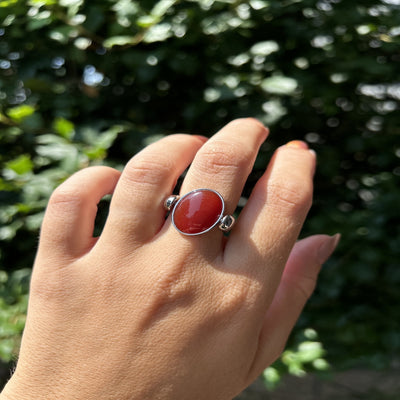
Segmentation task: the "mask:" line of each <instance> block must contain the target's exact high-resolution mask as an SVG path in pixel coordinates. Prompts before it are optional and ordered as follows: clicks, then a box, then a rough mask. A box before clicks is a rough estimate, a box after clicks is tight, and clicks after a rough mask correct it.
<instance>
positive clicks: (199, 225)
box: [172, 189, 224, 235]
mask: <svg viewBox="0 0 400 400" xmlns="http://www.w3.org/2000/svg"><path fill="white" fill-rule="evenodd" d="M223 212H224V202H223V200H222V198H221V197H220V196H219V195H218V194H217V193H216V192H214V191H212V190H209V189H199V190H194V191H193V192H190V193H188V194H187V195H185V196H184V197H182V198H181V200H180V201H179V202H178V203H177V204H176V206H175V209H174V212H173V216H172V218H173V222H174V224H175V227H176V228H177V229H178V230H179V231H181V232H182V233H184V234H186V235H196V234H199V233H203V232H205V231H207V230H209V229H210V228H212V227H213V226H214V225H215V224H216V223H217V222H218V221H219V220H220V218H221V216H222V213H223Z"/></svg>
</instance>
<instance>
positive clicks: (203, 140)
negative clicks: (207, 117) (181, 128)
mask: <svg viewBox="0 0 400 400" xmlns="http://www.w3.org/2000/svg"><path fill="white" fill-rule="evenodd" d="M193 136H194V137H195V138H197V139H200V140H201V141H202V142H204V143H205V142H207V140H208V137H206V136H202V135H193Z"/></svg>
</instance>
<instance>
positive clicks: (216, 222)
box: [171, 188, 233, 236]
mask: <svg viewBox="0 0 400 400" xmlns="http://www.w3.org/2000/svg"><path fill="white" fill-rule="evenodd" d="M203 191H208V192H214V193H215V194H216V195H217V196H218V197H219V198H220V199H221V202H222V210H221V213H220V215H219V218H218V219H217V221H215V223H214V224H213V225H212V226H210V227H209V228H207V229H206V230H204V231H201V232H197V233H186V232H182V231H181V230H180V229H179V228H178V227H177V226H176V225H175V220H174V215H175V210H176V207H177V206H178V205H179V203H180V202H181V201H182V200H183V199H185V198H186V197H187V196H189V195H191V194H193V193H197V192H203ZM224 211H225V201H224V198H223V197H222V196H221V194H220V193H218V192H217V191H216V190H213V189H206V188H202V189H195V190H192V191H190V192H188V193H186V194H185V195H184V196H182V197H180V198H179V200H178V201H177V202H176V203H175V204H174V206H173V210H172V215H171V220H172V225H173V226H174V227H175V229H176V230H177V231H178V232H179V233H181V234H182V235H185V236H199V235H202V234H203V233H207V232H209V231H210V230H211V229H213V228H215V227H216V226H217V225H219V224H220V222H221V220H222V219H223V218H224ZM232 218H233V217H232Z"/></svg>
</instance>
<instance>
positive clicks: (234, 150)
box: [196, 140, 252, 175]
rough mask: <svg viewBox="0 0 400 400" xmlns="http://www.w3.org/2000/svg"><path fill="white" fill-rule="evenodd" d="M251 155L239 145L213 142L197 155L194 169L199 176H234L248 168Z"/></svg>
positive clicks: (224, 141) (219, 141)
mask: <svg viewBox="0 0 400 400" xmlns="http://www.w3.org/2000/svg"><path fill="white" fill-rule="evenodd" d="M251 159H252V154H251V151H250V150H249V149H247V148H246V147H245V146H243V145H242V144H240V143H234V142H228V141H226V140H214V141H213V143H212V144H211V143H210V144H209V145H206V146H204V147H203V148H202V150H201V152H200V153H199V157H198V159H197V160H196V161H197V163H196V168H198V170H199V171H200V174H204V173H206V174H212V175H214V174H218V173H220V172H223V173H224V174H228V175H229V174H230V173H231V174H232V175H235V174H236V173H237V171H240V170H242V169H243V168H246V169H247V168H248V164H250V163H249V160H251Z"/></svg>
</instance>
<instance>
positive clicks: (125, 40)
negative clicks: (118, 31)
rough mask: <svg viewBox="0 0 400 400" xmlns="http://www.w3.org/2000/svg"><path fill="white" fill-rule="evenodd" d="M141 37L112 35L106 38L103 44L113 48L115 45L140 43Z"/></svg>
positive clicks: (107, 47)
mask: <svg viewBox="0 0 400 400" xmlns="http://www.w3.org/2000/svg"><path fill="white" fill-rule="evenodd" d="M139 41H140V39H139V37H137V36H112V37H109V38H108V39H106V40H104V42H103V46H104V47H105V48H106V49H111V48H112V47H114V46H128V45H130V46H131V45H135V44H137V43H139Z"/></svg>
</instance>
